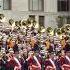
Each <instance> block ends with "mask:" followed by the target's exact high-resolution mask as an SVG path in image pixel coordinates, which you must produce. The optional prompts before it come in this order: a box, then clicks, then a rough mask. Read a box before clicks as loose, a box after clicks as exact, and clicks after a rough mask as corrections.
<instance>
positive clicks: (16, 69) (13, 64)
mask: <svg viewBox="0 0 70 70" xmlns="http://www.w3.org/2000/svg"><path fill="white" fill-rule="evenodd" d="M9 51H10V53H9V54H8V63H7V65H6V66H7V68H8V70H12V69H13V70H21V64H20V62H19V61H18V59H17V58H16V57H15V56H14V52H13V50H12V49H10V50H9Z"/></svg>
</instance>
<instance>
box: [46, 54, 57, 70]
mask: <svg viewBox="0 0 70 70" xmlns="http://www.w3.org/2000/svg"><path fill="white" fill-rule="evenodd" d="M45 70H56V66H55V64H54V61H53V60H52V58H51V57H50V55H49V54H48V55H47V59H46V60H45Z"/></svg>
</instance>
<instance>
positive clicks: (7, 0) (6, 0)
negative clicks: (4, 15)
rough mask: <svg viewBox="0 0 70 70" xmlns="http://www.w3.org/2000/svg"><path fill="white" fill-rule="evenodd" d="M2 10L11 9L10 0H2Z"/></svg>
mask: <svg viewBox="0 0 70 70" xmlns="http://www.w3.org/2000/svg"><path fill="white" fill-rule="evenodd" d="M3 10H11V0H3Z"/></svg>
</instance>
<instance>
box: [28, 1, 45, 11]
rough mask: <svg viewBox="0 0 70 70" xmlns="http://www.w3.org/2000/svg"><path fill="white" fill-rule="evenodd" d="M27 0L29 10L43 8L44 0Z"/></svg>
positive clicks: (40, 9) (41, 9)
mask: <svg viewBox="0 0 70 70" xmlns="http://www.w3.org/2000/svg"><path fill="white" fill-rule="evenodd" d="M28 1H29V11H43V10H44V0H28Z"/></svg>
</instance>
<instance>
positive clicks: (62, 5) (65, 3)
mask: <svg viewBox="0 0 70 70" xmlns="http://www.w3.org/2000/svg"><path fill="white" fill-rule="evenodd" d="M57 3H58V4H57V5H58V11H59V12H60V11H69V0H58V2H57Z"/></svg>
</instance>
